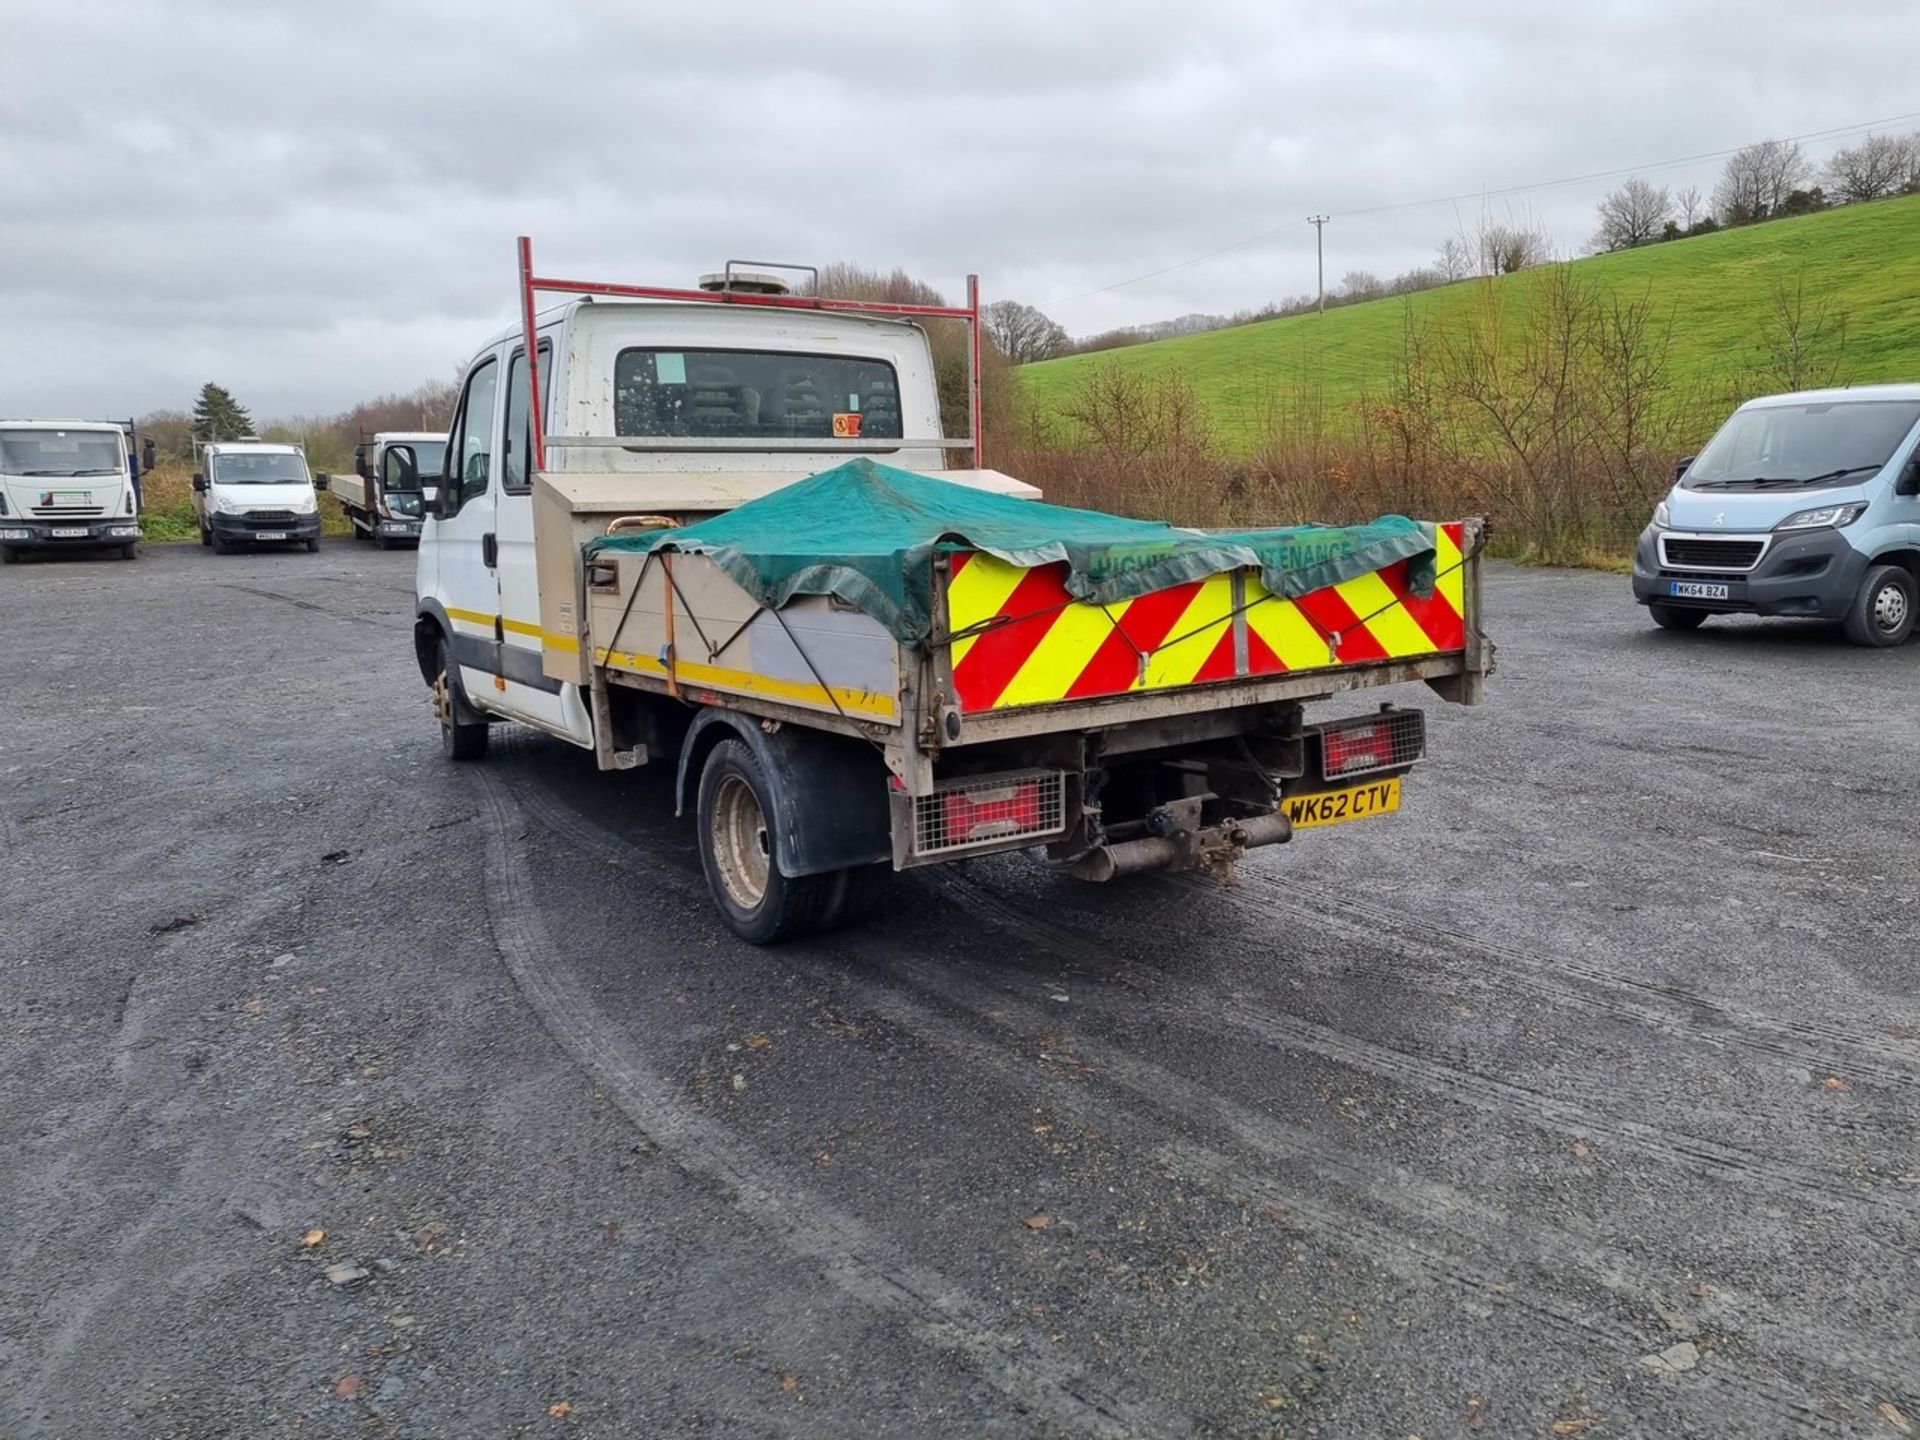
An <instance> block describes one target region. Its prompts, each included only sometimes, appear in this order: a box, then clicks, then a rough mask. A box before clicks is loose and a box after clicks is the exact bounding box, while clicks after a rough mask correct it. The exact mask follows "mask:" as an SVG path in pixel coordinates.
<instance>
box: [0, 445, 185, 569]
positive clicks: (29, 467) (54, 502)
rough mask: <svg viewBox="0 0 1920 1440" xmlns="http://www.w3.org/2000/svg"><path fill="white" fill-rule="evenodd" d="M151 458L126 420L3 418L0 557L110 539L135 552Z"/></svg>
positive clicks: (98, 544)
mask: <svg viewBox="0 0 1920 1440" xmlns="http://www.w3.org/2000/svg"><path fill="white" fill-rule="evenodd" d="M152 466H153V442H152V441H148V442H147V443H146V444H145V445H144V446H139V445H138V444H137V441H136V437H135V433H134V428H133V422H132V421H131V420H125V421H121V420H0V562H4V563H6V564H9V565H11V564H12V563H13V562H14V560H15V559H16V558H17V557H19V556H20V555H22V554H26V553H28V552H32V551H39V552H42V553H46V552H52V551H57V550H84V549H97V548H102V547H107V546H111V547H112V548H113V549H115V550H117V551H118V552H119V553H120V555H121V556H122V557H124V558H125V559H128V560H131V559H133V558H134V556H135V555H136V554H137V553H138V549H137V547H138V544H139V540H140V485H139V476H140V473H141V471H143V470H147V469H151V468H152Z"/></svg>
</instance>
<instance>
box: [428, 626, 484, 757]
mask: <svg viewBox="0 0 1920 1440" xmlns="http://www.w3.org/2000/svg"><path fill="white" fill-rule="evenodd" d="M434 659H435V660H436V661H437V662H438V664H437V667H436V669H435V672H434V678H433V713H434V714H435V716H437V717H438V718H439V721H440V753H441V754H442V755H445V756H446V757H447V759H449V760H462V761H465V760H483V759H485V758H486V754H487V722H486V721H484V720H469V719H466V718H465V717H466V716H467V715H470V714H471V713H472V712H473V707H472V706H471V705H469V704H467V697H466V696H465V695H463V694H462V693H461V692H460V677H459V676H458V675H455V674H454V673H453V672H452V670H451V669H450V668H449V666H448V664H447V645H446V641H444V640H442V641H441V642H440V643H439V644H438V645H437V646H435V647H434Z"/></svg>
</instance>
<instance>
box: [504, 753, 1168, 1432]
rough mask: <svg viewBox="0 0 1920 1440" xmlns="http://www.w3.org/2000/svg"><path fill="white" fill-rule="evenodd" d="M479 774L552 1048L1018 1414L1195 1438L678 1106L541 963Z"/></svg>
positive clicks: (510, 809)
mask: <svg viewBox="0 0 1920 1440" xmlns="http://www.w3.org/2000/svg"><path fill="white" fill-rule="evenodd" d="M516 738H517V737H516ZM503 748H504V747H503ZM503 768H509V769H521V767H519V766H516V765H510V766H508V767H503ZM476 769H477V773H478V780H479V785H480V788H481V791H482V796H481V798H482V805H483V811H484V813H485V815H486V818H487V821H488V825H487V877H488V894H487V909H488V913H489V916H490V918H491V921H492V929H493V934H494V942H495V945H496V947H497V949H498V950H499V953H500V956H501V958H502V960H503V961H504V962H505V964H506V966H507V969H508V970H509V972H510V973H511V974H512V976H513V979H514V981H515V983H516V984H517V985H518V986H519V987H520V990H521V993H522V994H523V995H524V996H525V997H526V1000H527V1003H528V1005H529V1006H530V1007H531V1008H532V1010H533V1011H534V1013H535V1015H536V1016H537V1017H538V1018H539V1020H540V1022H541V1024H542V1025H543V1026H544V1027H545V1029H546V1030H547V1031H548V1033H549V1034H550V1035H551V1036H552V1037H553V1039H554V1041H555V1042H556V1043H557V1044H558V1045H559V1046H560V1047H561V1049H562V1050H563V1051H565V1052H566V1053H567V1054H568V1055H569V1056H571V1057H572V1058H573V1059H574V1060H575V1061H576V1062H577V1063H578V1064H579V1065H581V1067H582V1068H584V1069H585V1070H586V1071H587V1072H588V1073H589V1074H590V1075H592V1076H593V1078H594V1080H595V1081H596V1082H597V1083H598V1084H600V1085H601V1086H603V1087H605V1090H606V1093H607V1094H608V1096H609V1097H610V1098H611V1099H612V1100H613V1101H614V1102H615V1104H616V1105H617V1106H618V1107H619V1109H620V1110H621V1112H622V1113H623V1114H625V1115H626V1116H627V1118H628V1119H629V1120H630V1121H631V1122H632V1123H633V1124H634V1125H635V1126H637V1127H638V1128H639V1129H640V1130H641V1131H642V1132H643V1133H644V1134H645V1135H646V1136H647V1137H648V1138H649V1139H650V1140H652V1141H653V1142H654V1143H655V1144H657V1145H659V1146H660V1148H661V1150H662V1151H663V1152H664V1153H665V1154H666V1156H667V1157H669V1158H670V1159H671V1160H672V1161H673V1162H674V1163H675V1164H677V1165H678V1166H679V1167H680V1168H681V1169H683V1170H685V1171H686V1172H687V1173H689V1174H691V1175H694V1176H698V1177H700V1178H703V1179H705V1180H707V1181H709V1182H711V1183H713V1184H715V1185H717V1186H718V1187H719V1188H720V1189H721V1191H722V1192H723V1193H724V1194H725V1196H726V1198H727V1199H728V1200H729V1202H730V1203H731V1204H732V1205H733V1206H734V1207H735V1208H736V1209H737V1210H739V1211H740V1212H741V1213H742V1214H743V1215H745V1216H746V1217H747V1218H748V1219H750V1220H751V1221H753V1222H754V1223H755V1224H756V1225H758V1226H760V1227H761V1228H762V1229H764V1230H765V1231H767V1232H768V1233H769V1234H770V1235H771V1236H772V1237H773V1238H774V1239H775V1240H776V1241H777V1242H778V1243H779V1244H780V1245H781V1246H782V1247H783V1248H785V1249H786V1250H788V1251H789V1252H791V1253H792V1254H794V1255H796V1256H798V1257H801V1258H803V1259H805V1260H807V1261H809V1262H811V1263H813V1264H815V1265H818V1266H819V1268H820V1271H821V1274H822V1275H823V1276H824V1277H825V1278H826V1279H827V1280H828V1281H829V1282H830V1283H832V1284H833V1285H834V1286H835V1288H837V1289H838V1290H840V1291H841V1292H842V1293H843V1294H845V1295H846V1296H848V1297H849V1298H851V1299H853V1300H855V1301H857V1302H858V1303H860V1304H862V1305H865V1306H867V1307H869V1308H870V1309H873V1310H874V1311H876V1312H878V1313H880V1314H883V1315H887V1316H890V1317H892V1318H894V1319H896V1320H897V1321H899V1322H900V1323H901V1324H903V1325H904V1326H905V1327H906V1328H907V1329H908V1330H909V1332H910V1333H911V1334H913V1336H914V1337H915V1338H916V1339H917V1340H919V1341H920V1342H921V1343H922V1344H924V1345H926V1346H928V1347H929V1348H931V1349H933V1350H935V1351H937V1352H940V1353H942V1354H948V1355H953V1356H955V1357H957V1358H959V1359H960V1360H962V1361H963V1362H964V1363H965V1364H966V1365H967V1366H968V1367H969V1368H970V1369H971V1370H973V1372H974V1373H975V1374H977V1375H978V1376H979V1377H980V1378H981V1379H982V1380H984V1381H985V1382H986V1383H988V1384H990V1385H992V1386H993V1387H994V1388H995V1389H997V1390H999V1391H1000V1392H1001V1393H1002V1394H1004V1395H1006V1396H1007V1397H1008V1398H1009V1399H1010V1400H1012V1401H1013V1402H1014V1403H1015V1404H1017V1405H1019V1406H1020V1407H1022V1408H1023V1410H1025V1411H1027V1412H1030V1413H1032V1414H1034V1415H1035V1416H1037V1417H1043V1418H1044V1419H1045V1420H1046V1421H1047V1422H1048V1423H1051V1424H1055V1425H1064V1426H1069V1427H1071V1428H1072V1429H1074V1430H1075V1431H1077V1432H1080V1433H1084V1434H1088V1435H1095V1436H1102V1437H1108V1436H1110V1437H1113V1440H1130V1437H1135V1436H1139V1435H1143V1434H1155V1435H1182V1434H1188V1433H1191V1432H1192V1429H1193V1425H1192V1421H1191V1419H1190V1418H1189V1417H1187V1416H1184V1415H1179V1414H1175V1413H1171V1412H1169V1411H1167V1410H1166V1409H1164V1408H1163V1407H1162V1406H1160V1405H1159V1404H1158V1403H1157V1402H1156V1401H1154V1400H1152V1399H1150V1398H1148V1397H1144V1396H1140V1395H1136V1394H1133V1393H1132V1392H1131V1391H1130V1390H1129V1389H1128V1388H1127V1387H1125V1386H1124V1385H1118V1384H1114V1383H1112V1382H1110V1381H1108V1380H1107V1379H1105V1378H1103V1377H1100V1376H1096V1375H1094V1374H1091V1373H1089V1372H1087V1371H1086V1370H1084V1369H1082V1368H1080V1367H1077V1366H1075V1365H1073V1364H1071V1363H1070V1362H1068V1361H1066V1360H1065V1359H1063V1358H1060V1357H1058V1356H1056V1355H1054V1354H1053V1353H1051V1351H1050V1347H1049V1346H1048V1343H1047V1341H1046V1338H1045V1337H1044V1336H1042V1335H1038V1334H1029V1333H1026V1332H1025V1331H1017V1332H1010V1331H1008V1330H1006V1329H1004V1328H1002V1327H1001V1326H1000V1325H999V1324H998V1323H996V1320H995V1318H994V1317H993V1316H992V1315H991V1314H990V1313H989V1312H988V1309H987V1307H986V1306H985V1305H983V1304H982V1303H981V1302H980V1301H979V1300H977V1299H976V1298H974V1297H973V1296H971V1295H969V1294H967V1293H965V1292H964V1291H962V1290H961V1289H960V1288H958V1287H957V1286H956V1285H955V1284H954V1283H953V1282H951V1281H950V1280H948V1279H947V1278H946V1277H945V1276H943V1275H941V1274H939V1273H938V1272H936V1271H934V1270H932V1269H930V1268H928V1267H926V1266H923V1265H920V1264H917V1263H915V1262H913V1261H911V1260H909V1259H907V1258H906V1257H905V1256H903V1255H901V1254H899V1253H898V1252H897V1251H896V1249H895V1247H894V1246H893V1245H892V1244H891V1243H890V1242H888V1241H887V1240H885V1239H884V1238H883V1237H881V1236H879V1235H878V1234H876V1233H874V1232H873V1231H872V1230H871V1229H869V1228H868V1227H867V1226H866V1225H865V1224H864V1223H862V1222H861V1221H859V1220H857V1219H855V1218H854V1217H853V1216H852V1215H850V1214H847V1213H845V1212H843V1211H841V1210H839V1209H838V1208H837V1207H835V1206H833V1205H832V1204H830V1203H828V1202H827V1201H825V1200H824V1199H822V1198H821V1197H819V1196H817V1195H814V1194H811V1193H809V1192H808V1191H807V1190H805V1189H803V1188H802V1187H800V1186H798V1185H795V1184H793V1183H792V1182H791V1181H790V1180H789V1179H787V1178H786V1177H785V1176H783V1175H781V1174H780V1173H779V1170H778V1167H777V1166H772V1165H769V1164H767V1163H766V1162H764V1161H763V1160H761V1159H760V1158H759V1157H758V1156H756V1155H755V1154H754V1153H753V1152H752V1150H751V1148H750V1147H749V1146H748V1145H746V1144H744V1143H743V1142H741V1141H740V1140H738V1139H736V1138H735V1137H734V1136H732V1135H731V1134H729V1133H728V1132H727V1131H726V1130H725V1129H724V1128H723V1127H721V1126H719V1125H717V1124H715V1123H713V1122H712V1121H710V1120H707V1119H706V1118H704V1117H702V1116H700V1115H698V1114H695V1113H693V1112H691V1111H689V1110H688V1109H687V1107H686V1105H685V1103H684V1101H683V1100H682V1099H681V1097H680V1096H679V1095H678V1093H677V1091H676V1088H675V1087H674V1086H672V1085H671V1084H668V1083H667V1082H665V1081H663V1080H662V1079H661V1078H660V1077H659V1076H657V1075H655V1074H654V1073H653V1072H652V1070H651V1069H650V1068H649V1067H648V1066H647V1064H646V1062H645V1060H644V1059H643V1058H642V1057H641V1055H640V1054H639V1053H638V1051H637V1048H636V1046H635V1045H634V1043H633V1041H632V1040H631V1038H630V1037H629V1036H628V1035H627V1034H626V1033H625V1032H624V1031H623V1030H622V1029H621V1028H620V1027H619V1026H617V1025H615V1024H614V1023H613V1022H612V1021H610V1020H609V1019H608V1018H607V1017H606V1015H605V1014H604V1013H603V1012H602V1011H601V1010H600V1009H599V1008H598V1006H596V1005H595V1004H594V1002H593V1000H592V999H591V997H590V996H589V995H588V994H587V992H586V991H585V989H584V988H582V986H581V985H580V983H579V982H578V981H577V980H576V979H574V978H573V977H571V976H569V975H568V974H566V973H564V971H563V970H562V969H561V968H560V967H558V966H554V965H551V964H549V963H548V960H549V957H551V956H552V955H554V954H555V951H554V949H553V946H552V945H551V943H550V942H549V941H548V938H547V934H546V926H545V922H544V921H543V920H542V919H541V917H540V913H539V907H538V904H537V901H536V900H535V897H534V894H533V889H532V883H531V880H530V877H529V875H528V871H527V867H526V865H525V863H524V862H523V861H522V860H521V858H520V856H519V855H518V854H517V853H516V847H515V842H514V838H513V837H514V829H515V819H516V815H517V814H518V813H519V812H520V804H519V801H518V800H517V798H516V792H515V790H514V788H513V787H512V786H511V784H510V782H509V781H508V780H507V779H503V778H501V777H499V776H496V775H493V774H489V773H488V771H487V767H485V766H481V767H476ZM522 773H523V774H524V770H523V769H522ZM523 788H529V787H523ZM543 808H544V807H538V802H537V801H536V802H534V806H533V807H530V810H529V813H530V814H531V817H532V818H534V819H536V820H540V821H542V823H550V821H548V820H547V819H546V817H545V816H544V815H543V814H542V813H540V810H541V809H543ZM549 813H550V812H549ZM594 848H599V849H601V850H602V852H603V858H611V859H612V860H613V861H614V862H615V863H619V862H620V861H622V860H624V859H625V858H626V857H625V856H624V855H622V854H618V853H612V854H609V851H610V850H611V847H610V846H608V845H607V844H606V843H605V842H602V843H601V845H599V846H597V847H594Z"/></svg>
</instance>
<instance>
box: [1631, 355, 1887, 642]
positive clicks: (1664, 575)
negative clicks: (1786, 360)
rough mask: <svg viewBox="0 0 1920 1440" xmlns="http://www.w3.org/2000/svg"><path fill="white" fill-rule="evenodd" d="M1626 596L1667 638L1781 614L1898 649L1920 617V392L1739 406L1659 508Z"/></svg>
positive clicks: (1803, 396)
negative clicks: (1736, 618)
mask: <svg viewBox="0 0 1920 1440" xmlns="http://www.w3.org/2000/svg"><path fill="white" fill-rule="evenodd" d="M1633 594H1634V598H1635V599H1636V600H1638V601H1639V602H1640V603H1641V604H1642V605H1645V606H1646V607H1647V609H1648V611H1649V613H1650V614H1651V615H1652V618H1653V621H1654V623H1655V624H1657V625H1659V626H1661V627H1662V628H1663V629H1668V630H1693V629H1697V628H1698V627H1699V626H1700V625H1701V624H1702V623H1704V622H1705V621H1706V620H1707V619H1709V618H1710V617H1712V616H1715V615H1734V614H1743V615H1788V616H1800V617H1804V618H1807V619H1821V620H1838V621H1840V622H1841V624H1842V625H1843V627H1844V628H1845V631H1846V635H1847V638H1848V639H1850V640H1852V641H1853V642H1854V643H1855V644H1858V645H1869V646H1889V645H1898V644H1901V643H1902V642H1904V641H1905V640H1906V639H1907V638H1908V637H1909V636H1910V635H1911V634H1912V633H1913V627H1914V621H1915V618H1916V616H1917V615H1920V385H1863V386H1860V387H1858V388H1852V389H1840V390H1803V391H1797V392H1794V393H1791V394H1785V395H1768V396H1765V397H1764V398H1761V399H1758V400H1750V401H1748V402H1747V403H1746V404H1745V405H1742V406H1741V407H1740V408H1739V409H1738V410H1736V411H1734V413H1733V415H1732V416H1731V417H1730V418H1729V419H1728V420H1727V422H1726V424H1724V425H1722V426H1721V427H1720V429H1719V431H1718V432H1717V433H1716V434H1715V435H1714V437H1713V439H1712V440H1710V441H1708V442H1707V445H1706V446H1705V448H1703V449H1702V450H1701V451H1700V453H1699V454H1698V455H1694V456H1690V457H1688V458H1687V459H1685V460H1683V461H1681V462H1680V465H1679V467H1678V469H1677V471H1676V473H1675V476H1674V484H1673V488H1672V490H1670V491H1669V492H1668V494H1667V497H1666V498H1665V499H1664V500H1662V501H1661V502H1660V503H1659V504H1658V505H1657V506H1655V507H1654V512H1653V520H1652V523H1651V524H1649V525H1648V526H1647V528H1646V529H1645V531H1643V532H1642V533H1641V536H1640V540H1639V544H1638V546H1637V547H1636V549H1635V552H1634V564H1633Z"/></svg>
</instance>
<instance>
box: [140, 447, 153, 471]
mask: <svg viewBox="0 0 1920 1440" xmlns="http://www.w3.org/2000/svg"><path fill="white" fill-rule="evenodd" d="M153 465H154V449H153V441H152V440H150V439H148V440H142V441H141V442H140V473H141V474H142V475H144V474H146V473H147V472H148V471H149V470H151V469H153Z"/></svg>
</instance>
